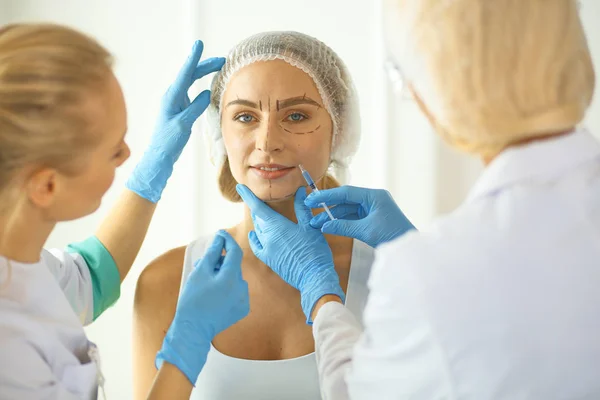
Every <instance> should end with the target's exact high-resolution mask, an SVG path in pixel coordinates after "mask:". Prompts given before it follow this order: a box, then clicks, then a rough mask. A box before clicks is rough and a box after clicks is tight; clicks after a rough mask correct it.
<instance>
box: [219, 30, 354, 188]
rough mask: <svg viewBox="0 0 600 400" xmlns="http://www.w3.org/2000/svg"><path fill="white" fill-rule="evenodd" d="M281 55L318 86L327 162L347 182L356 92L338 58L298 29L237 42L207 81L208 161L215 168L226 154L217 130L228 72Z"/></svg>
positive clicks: (223, 160)
mask: <svg viewBox="0 0 600 400" xmlns="http://www.w3.org/2000/svg"><path fill="white" fill-rule="evenodd" d="M272 60H283V61H285V62H287V63H289V64H290V65H293V66H294V67H296V68H299V69H301V70H302V71H304V72H305V73H306V74H308V75H309V76H310V77H311V78H312V79H313V81H314V82H315V85H316V86H317V89H318V91H319V94H320V95H321V99H322V100H323V103H324V104H323V105H324V107H325V109H326V110H327V112H329V115H330V116H331V119H332V121H333V139H332V148H331V167H332V169H333V171H332V172H333V175H334V176H335V177H336V178H337V179H338V180H339V181H340V182H341V183H345V182H346V181H347V175H348V164H349V162H350V159H351V158H352V156H353V155H354V153H355V152H356V149H357V147H358V143H359V141H360V114H359V109H358V97H357V95H356V90H355V89H354V85H353V83H352V79H351V78H350V74H349V73H348V69H347V68H346V65H345V64H344V62H343V61H342V60H341V59H340V57H339V56H338V55H337V54H336V53H335V52H334V51H333V50H332V49H330V48H329V47H328V46H327V45H325V44H324V43H322V42H320V41H319V40H317V39H315V38H313V37H310V36H308V35H305V34H302V33H298V32H264V33H259V34H256V35H254V36H251V37H249V38H247V39H245V40H243V41H242V42H240V43H238V44H237V45H236V46H235V47H234V48H233V49H232V50H231V52H230V53H229V55H228V56H227V61H226V62H225V65H224V66H223V69H222V70H221V71H220V72H218V73H217V74H216V75H215V78H214V79H213V82H212V95H211V103H210V106H209V107H208V110H207V122H208V132H207V135H208V142H209V148H210V157H211V161H212V163H213V164H215V165H216V166H218V167H220V166H221V165H223V163H224V162H225V159H226V157H227V153H226V151H225V145H224V143H223V135H222V133H221V106H222V100H223V93H224V92H225V89H226V88H227V84H228V83H229V80H230V79H231V77H232V76H233V75H234V74H235V73H236V72H237V71H239V70H240V69H242V68H244V67H245V66H247V65H250V64H252V63H254V62H257V61H272Z"/></svg>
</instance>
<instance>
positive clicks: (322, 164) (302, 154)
mask: <svg viewBox="0 0 600 400" xmlns="http://www.w3.org/2000/svg"><path fill="white" fill-rule="evenodd" d="M322 134H324V132H323V133H322ZM306 139H307V140H302V141H298V142H297V143H296V145H295V151H296V154H297V155H298V159H299V160H300V161H301V162H302V165H303V166H304V167H305V168H306V169H308V172H309V173H310V174H311V175H312V174H314V175H313V178H314V179H316V178H317V176H322V175H324V174H325V172H326V171H327V168H328V167H329V161H330V157H331V139H330V138H327V137H326V136H325V137H320V138H314V137H313V138H309V137H307V138H306Z"/></svg>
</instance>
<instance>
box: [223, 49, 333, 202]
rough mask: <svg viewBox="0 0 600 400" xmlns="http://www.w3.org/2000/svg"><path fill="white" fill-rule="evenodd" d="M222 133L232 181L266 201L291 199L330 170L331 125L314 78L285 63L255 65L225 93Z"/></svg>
mask: <svg viewBox="0 0 600 400" xmlns="http://www.w3.org/2000/svg"><path fill="white" fill-rule="evenodd" d="M222 107H223V108H222V111H221V130H222V132H223V140H224V142H225V148H226V150H227V157H228V159H229V166H230V168H231V173H232V175H233V177H234V178H235V179H236V180H237V181H238V182H239V183H243V184H245V185H246V186H248V187H249V188H250V190H252V191H253V192H254V194H255V195H256V196H258V197H259V198H260V199H262V200H264V201H276V200H281V199H285V198H287V197H290V196H293V195H294V194H295V192H296V190H297V189H298V188H299V187H300V186H303V185H306V182H305V181H304V179H303V178H302V174H301V173H300V169H299V168H298V164H302V166H303V167H304V168H305V169H306V170H308V172H309V173H310V174H311V176H312V177H313V179H314V180H315V182H316V181H318V180H319V179H320V178H322V177H323V176H324V175H325V173H326V171H327V168H328V166H329V158H330V153H331V139H332V133H333V123H332V120H331V117H330V115H329V113H328V112H327V110H326V109H325V108H324V106H323V100H322V99H321V96H320V95H319V92H318V90H317V87H316V85H315V83H314V81H313V80H312V78H311V77H310V76H308V75H307V74H306V73H304V72H303V71H302V70H300V69H298V68H296V67H293V66H291V65H290V64H288V63H286V62H285V61H282V60H274V61H264V62H256V63H253V64H250V65H248V66H246V67H244V68H242V69H240V70H239V71H238V72H237V73H236V74H234V75H233V77H232V78H231V80H230V81H229V84H228V85H227V88H226V90H225V92H224V93H223V102H222Z"/></svg>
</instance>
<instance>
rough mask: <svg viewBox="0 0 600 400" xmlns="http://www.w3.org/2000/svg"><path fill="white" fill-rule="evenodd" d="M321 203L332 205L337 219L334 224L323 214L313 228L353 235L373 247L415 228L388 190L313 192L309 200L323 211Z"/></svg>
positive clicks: (362, 189)
mask: <svg viewBox="0 0 600 400" xmlns="http://www.w3.org/2000/svg"><path fill="white" fill-rule="evenodd" d="M321 203H325V204H327V205H328V206H329V208H330V210H331V213H332V214H333V216H334V217H335V218H336V220H335V221H331V220H329V217H328V216H327V214H326V213H324V212H323V213H320V214H318V215H316V216H315V217H314V218H313V219H312V220H311V221H310V225H311V226H312V227H313V228H317V229H320V230H321V232H323V233H329V234H332V235H339V236H349V237H351V238H354V239H358V240H360V241H362V242H365V243H366V244H368V245H369V246H371V247H377V246H379V245H380V244H381V243H385V242H389V241H391V240H393V239H395V238H397V237H398V236H401V235H403V234H404V233H406V232H407V231H409V230H411V229H415V227H414V225H413V224H412V223H411V222H410V221H409V220H408V218H406V216H405V215H404V213H403V212H402V211H401V210H400V208H399V207H398V205H397V204H396V202H395V201H394V199H393V198H392V195H391V194H390V192H388V191H387V190H382V189H366V188H360V187H354V186H342V187H339V188H335V189H328V190H321V191H320V192H318V193H315V192H313V193H311V194H310V195H309V196H308V197H307V198H306V201H305V204H306V205H307V206H309V207H311V208H321V205H320V204H321ZM333 205H335V207H332V206H333Z"/></svg>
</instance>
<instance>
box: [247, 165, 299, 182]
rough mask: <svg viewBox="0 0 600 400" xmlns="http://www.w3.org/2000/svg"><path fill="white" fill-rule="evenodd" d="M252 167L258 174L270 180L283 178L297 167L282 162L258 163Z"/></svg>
mask: <svg viewBox="0 0 600 400" xmlns="http://www.w3.org/2000/svg"><path fill="white" fill-rule="evenodd" d="M250 168H251V169H252V171H253V172H254V173H255V174H256V175H257V176H259V177H260V178H263V179H268V180H274V179H279V178H283V177H284V176H286V175H287V174H289V173H290V172H292V171H293V170H294V169H296V167H288V166H285V165H280V164H257V165H253V166H252V167H250Z"/></svg>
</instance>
